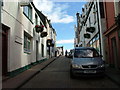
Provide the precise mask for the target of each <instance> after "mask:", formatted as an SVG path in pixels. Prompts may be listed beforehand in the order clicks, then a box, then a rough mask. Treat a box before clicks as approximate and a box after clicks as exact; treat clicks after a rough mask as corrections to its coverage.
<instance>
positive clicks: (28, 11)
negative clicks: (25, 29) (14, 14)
mask: <svg viewBox="0 0 120 90" xmlns="http://www.w3.org/2000/svg"><path fill="white" fill-rule="evenodd" d="M23 13H24V14H25V16H26V17H27V18H28V19H29V20H30V21H32V7H31V6H30V5H29V6H24V7H23Z"/></svg>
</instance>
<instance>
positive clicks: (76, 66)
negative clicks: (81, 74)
mask: <svg viewBox="0 0 120 90" xmlns="http://www.w3.org/2000/svg"><path fill="white" fill-rule="evenodd" d="M72 67H73V68H77V69H80V68H82V66H81V65H77V64H73V65H72Z"/></svg>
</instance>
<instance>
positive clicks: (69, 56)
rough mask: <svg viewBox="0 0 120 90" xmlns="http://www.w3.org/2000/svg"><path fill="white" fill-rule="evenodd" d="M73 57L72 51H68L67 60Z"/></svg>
mask: <svg viewBox="0 0 120 90" xmlns="http://www.w3.org/2000/svg"><path fill="white" fill-rule="evenodd" d="M72 57H73V49H71V50H70V52H69V55H68V58H72Z"/></svg>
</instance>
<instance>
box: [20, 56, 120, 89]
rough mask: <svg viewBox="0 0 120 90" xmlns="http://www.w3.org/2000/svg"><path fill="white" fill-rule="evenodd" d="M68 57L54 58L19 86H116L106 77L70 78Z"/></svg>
mask: <svg viewBox="0 0 120 90" xmlns="http://www.w3.org/2000/svg"><path fill="white" fill-rule="evenodd" d="M69 62H70V59H69V58H66V57H64V56H61V57H60V58H58V59H56V60H55V61H54V62H52V63H51V64H50V65H49V66H47V67H46V68H45V69H43V70H42V71H41V72H40V73H38V74H37V75H36V76H34V77H33V78H32V79H31V80H29V81H28V82H27V83H26V84H24V85H23V86H22V87H21V88H118V86H117V85H116V84H115V83H114V82H112V81H111V80H110V79H108V77H106V76H105V77H104V78H100V77H99V78H98V77H95V78H93V77H91V78H75V79H71V78H70V73H69V70H70V67H69V64H70V63H69Z"/></svg>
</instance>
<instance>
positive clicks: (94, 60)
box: [70, 47, 105, 78]
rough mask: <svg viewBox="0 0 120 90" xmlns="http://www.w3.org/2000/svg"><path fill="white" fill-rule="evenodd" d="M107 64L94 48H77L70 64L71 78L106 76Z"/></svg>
mask: <svg viewBox="0 0 120 90" xmlns="http://www.w3.org/2000/svg"><path fill="white" fill-rule="evenodd" d="M104 72H105V62H104V61H103V59H102V57H101V55H99V53H98V52H97V50H96V49H95V48H93V47H76V48H75V49H74V51H73V58H72V60H71V63H70V76H71V78H73V77H75V76H81V75H82V76H83V75H84V76H91V75H100V76H104Z"/></svg>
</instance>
